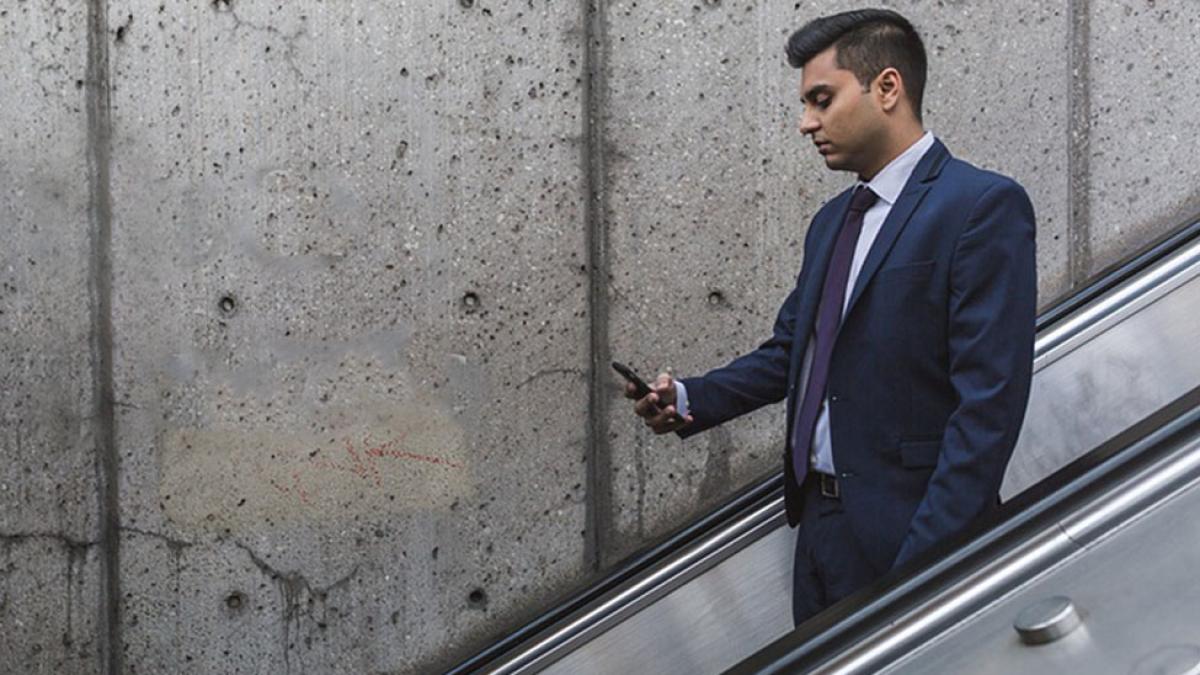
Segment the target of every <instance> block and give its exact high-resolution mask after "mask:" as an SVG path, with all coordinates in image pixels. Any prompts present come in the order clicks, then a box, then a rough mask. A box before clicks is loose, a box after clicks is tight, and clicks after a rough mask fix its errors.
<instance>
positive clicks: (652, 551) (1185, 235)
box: [447, 220, 1200, 675]
mask: <svg viewBox="0 0 1200 675" xmlns="http://www.w3.org/2000/svg"><path fill="white" fill-rule="evenodd" d="M1197 238H1200V220H1198V221H1195V222H1191V223H1190V224H1187V225H1185V226H1183V227H1179V228H1176V229H1175V230H1173V231H1172V232H1170V233H1168V234H1167V235H1165V236H1163V237H1161V238H1160V239H1158V240H1157V241H1154V242H1152V243H1151V244H1149V245H1147V246H1146V247H1145V248H1143V249H1142V250H1141V251H1139V252H1137V253H1135V254H1134V255H1132V256H1130V257H1129V258H1127V259H1126V260H1125V261H1123V262H1121V263H1117V264H1116V265H1113V266H1111V267H1109V268H1107V269H1105V270H1103V271H1101V272H1099V273H1098V274H1096V275H1095V276H1094V277H1092V278H1091V279H1090V280H1088V281H1087V282H1086V283H1085V284H1084V285H1083V287H1082V288H1080V289H1079V290H1075V291H1071V292H1068V293H1066V294H1065V295H1064V296H1063V297H1062V298H1060V299H1059V300H1056V301H1054V302H1053V303H1051V304H1050V306H1049V307H1048V308H1047V309H1045V310H1043V311H1042V313H1041V314H1040V315H1039V316H1038V318H1037V331H1038V332H1039V333H1040V332H1042V331H1044V330H1046V329H1047V328H1050V327H1051V326H1053V325H1054V324H1056V323H1058V322H1059V321H1061V320H1063V319H1064V318H1066V317H1067V316H1070V315H1071V314H1073V313H1074V312H1076V311H1078V310H1079V309H1080V308H1082V307H1083V306H1085V305H1087V304H1088V303H1090V302H1092V301H1093V300H1095V299H1096V298H1099V297H1100V296H1102V295H1104V294H1105V293H1108V292H1109V291H1111V290H1113V289H1114V288H1116V287H1117V286H1119V285H1121V284H1122V283H1124V282H1125V281H1127V280H1128V279H1131V278H1133V277H1135V276H1137V275H1138V274H1141V273H1142V272H1143V271H1145V270H1146V269H1148V268H1149V267H1151V266H1153V265H1154V264H1156V263H1158V262H1159V261H1161V260H1163V259H1164V258H1166V257H1167V256H1169V255H1170V254H1171V253H1173V252H1174V251H1176V250H1178V249H1179V248H1180V247H1181V246H1184V245H1185V244H1187V243H1189V242H1191V241H1192V240H1194V239H1197ZM782 491H783V472H782V471H779V472H774V473H772V474H771V475H769V476H767V477H766V478H764V479H761V480H759V481H758V482H756V483H752V484H751V485H749V486H748V487H747V488H745V489H744V490H742V491H740V492H739V493H737V494H736V495H735V496H734V497H732V498H731V499H729V500H727V501H726V502H724V503H723V504H722V505H721V506H719V507H717V508H716V509H714V510H713V511H710V512H709V513H706V514H705V515H703V516H702V517H700V518H699V519H698V520H696V521H694V522H692V523H690V524H688V525H686V526H684V527H682V528H680V529H678V530H675V531H673V532H672V533H671V534H669V535H667V536H666V537H665V538H664V539H663V540H662V541H660V542H659V543H658V544H655V545H653V546H651V547H650V548H647V549H645V550H643V551H641V552H639V553H636V554H634V555H632V556H630V557H629V558H626V559H625V560H623V561H621V562H620V563H618V564H617V565H616V566H615V567H614V568H613V570H612V571H610V572H608V573H606V574H604V575H603V576H602V577H600V578H599V579H597V580H596V581H594V582H592V583H590V584H589V585H588V587H587V588H585V589H583V590H581V591H578V592H576V593H574V594H572V595H570V596H568V597H567V598H566V599H565V600H563V601H561V602H559V603H557V604H556V605H555V606H554V607H553V608H552V609H550V610H548V611H546V612H544V613H542V614H540V615H538V616H537V617H536V618H534V619H533V620H531V621H529V622H528V623H526V624H524V625H523V626H521V627H520V628H518V629H516V630H515V631H512V632H511V633H508V634H507V635H505V636H504V637H503V638H501V639H499V640H498V641H496V642H494V643H493V644H491V645H489V646H488V647H486V648H485V649H483V650H481V651H480V652H478V653H477V654H475V655H474V656H472V657H470V658H469V659H467V660H466V661H463V662H462V663H460V664H459V665H457V666H455V667H454V668H452V669H450V670H449V671H447V673H448V675H460V674H462V673H469V672H473V671H475V670H478V669H479V668H482V667H484V666H486V665H488V664H489V663H491V662H493V661H495V660H496V659H498V658H499V657H500V656H502V655H503V654H506V653H508V652H509V651H511V650H513V649H516V648H517V647H519V646H520V645H521V644H522V643H524V642H525V641H526V640H529V639H530V638H532V637H533V636H535V635H537V634H539V633H541V632H542V631H544V630H546V629H547V628H549V627H550V626H552V625H554V624H555V623H557V622H558V621H561V620H562V619H565V618H566V617H568V616H570V615H571V614H574V613H575V612H577V611H579V610H581V609H583V608H584V607H586V606H588V605H589V604H591V603H592V602H594V601H595V600H597V599H599V598H601V597H603V596H605V595H606V594H608V593H609V592H611V591H613V590H615V589H616V588H618V587H620V586H621V585H622V584H624V583H626V582H627V581H629V580H630V579H633V578H635V577H637V576H638V575H640V574H641V573H643V572H645V571H647V570H649V569H650V568H652V567H654V566H656V565H657V564H658V563H660V562H662V561H663V560H666V559H668V558H670V557H672V556H673V555H674V554H675V553H677V552H678V551H680V550H682V549H684V548H686V547H688V546H689V545H690V544H692V543H693V542H695V541H696V540H697V539H699V538H700V537H703V536H704V535H706V534H708V533H709V532H712V531H714V530H715V529H717V528H719V527H721V526H722V525H724V524H725V523H727V522H730V521H733V520H735V519H737V518H738V517H739V516H740V515H741V514H744V513H746V512H747V511H749V510H751V509H754V508H756V507H758V506H760V505H762V504H763V503H765V502H767V501H770V500H771V499H775V498H777V497H778V496H779V494H780V493H781V492H782Z"/></svg>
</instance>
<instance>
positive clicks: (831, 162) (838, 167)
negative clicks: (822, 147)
mask: <svg viewBox="0 0 1200 675" xmlns="http://www.w3.org/2000/svg"><path fill="white" fill-rule="evenodd" d="M822 159H824V160H825V166H826V167H827V168H829V169H831V170H833V171H849V170H850V169H849V168H848V167H847V166H846V163H845V161H843V160H842V159H840V158H839V157H837V156H836V155H824V156H823V157H822Z"/></svg>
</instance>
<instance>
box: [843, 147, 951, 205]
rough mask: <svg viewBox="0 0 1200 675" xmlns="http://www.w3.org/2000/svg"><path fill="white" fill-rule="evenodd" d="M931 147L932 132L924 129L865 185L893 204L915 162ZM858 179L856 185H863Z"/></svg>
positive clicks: (915, 164)
mask: <svg viewBox="0 0 1200 675" xmlns="http://www.w3.org/2000/svg"><path fill="white" fill-rule="evenodd" d="M932 147H933V133H931V132H929V131H926V132H925V135H924V136H921V138H919V139H917V142H916V143H913V144H912V145H910V146H908V149H907V150H905V151H904V152H902V153H900V155H899V156H897V157H896V159H893V160H892V161H890V162H888V165H887V166H885V167H883V169H881V170H880V171H879V173H877V174H875V177H874V178H872V179H871V181H870V182H869V183H866V184H865V185H866V186H867V187H869V188H871V191H872V192H874V193H875V194H877V195H879V198H880V199H882V200H883V201H885V202H887V203H888V204H895V203H896V200H897V199H899V197H900V191H901V190H903V189H904V186H905V184H907V183H908V179H909V177H911V176H912V172H913V170H914V169H916V168H917V162H920V161H921V158H922V157H924V156H925V153H926V152H928V151H929V149H930V148H932ZM863 184H864V183H863V182H862V181H861V180H860V181H859V182H858V183H856V185H863Z"/></svg>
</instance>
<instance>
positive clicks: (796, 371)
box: [627, 10, 1037, 624]
mask: <svg viewBox="0 0 1200 675" xmlns="http://www.w3.org/2000/svg"><path fill="white" fill-rule="evenodd" d="M787 54H788V60H789V62H790V63H791V64H792V66H794V67H796V68H801V69H802V71H801V96H802V99H803V102H804V113H803V116H802V118H801V122H800V131H801V132H802V133H803V134H805V135H807V136H809V137H811V138H812V140H813V142H814V144H815V145H816V149H817V152H818V153H820V154H821V156H822V157H823V158H824V160H825V164H826V165H827V166H828V167H829V168H830V169H833V170H837V171H848V172H852V173H854V174H855V175H857V177H858V181H857V183H856V184H855V186H854V187H852V188H850V189H848V190H846V191H845V192H843V193H841V194H839V195H837V196H836V197H834V198H833V199H831V200H830V201H829V202H828V203H826V204H825V205H824V206H823V207H822V208H821V209H820V210H819V211H818V212H817V214H816V216H814V217H813V220H812V223H811V225H810V226H809V229H808V233H807V236H806V238H805V242H804V265H803V267H802V269H801V270H800V275H799V278H798V279H797V280H796V287H795V289H794V290H793V291H792V292H791V294H790V295H789V296H788V297H787V299H786V300H784V302H783V306H782V307H781V308H780V310H779V315H778V318H777V319H776V321H775V326H774V331H773V335H772V336H771V337H770V339H768V340H767V341H766V342H764V343H762V345H760V346H759V347H758V348H757V349H755V350H754V351H752V352H750V353H749V354H746V355H744V356H741V357H739V358H737V359H735V360H734V361H733V362H732V363H730V364H729V365H726V366H725V367H723V368H718V369H716V370H713V371H711V372H709V373H708V374H706V375H704V376H702V377H694V378H686V379H683V380H680V381H675V380H673V379H672V378H671V377H670V376H669V375H666V374H663V375H659V376H658V379H657V380H656V381H655V383H654V386H653V393H651V394H650V395H648V396H646V397H645V398H643V399H641V400H638V401H637V402H636V403H635V404H634V410H635V412H636V413H637V414H638V415H640V416H642V417H643V418H644V419H645V423H646V424H647V425H648V426H649V427H650V428H651V429H653V430H654V431H655V432H656V433H667V432H676V433H678V434H679V435H681V436H683V437H685V438H686V437H688V436H691V435H692V434H696V433H699V432H701V431H704V430H705V429H708V428H710V427H713V426H716V425H718V424H721V423H722V422H724V421H726V420H729V419H732V418H734V417H736V416H738V415H742V414H745V413H747V412H750V411H751V410H755V409H756V408H759V407H761V406H763V405H766V404H768V403H775V402H777V401H780V400H783V399H785V398H786V399H787V420H788V426H787V436H786V438H787V441H786V450H785V452H784V473H785V493H786V503H787V514H788V523H789V524H790V525H792V526H793V527H797V529H798V534H797V540H796V557H795V567H794V591H793V616H794V619H795V622H796V623H797V624H799V623H800V622H801V621H803V620H805V619H807V618H808V617H810V616H812V615H814V614H816V613H817V612H819V611H820V610H821V609H823V608H825V607H828V606H829V605H831V604H833V603H834V602H837V601H838V600H840V599H841V598H843V597H845V596H846V595H848V594H850V593H851V592H853V591H855V590H857V589H859V588H861V587H862V586H864V585H866V584H867V583H869V582H870V581H872V580H874V579H876V578H878V577H879V576H881V575H883V574H884V573H886V572H887V571H888V570H890V569H892V568H895V567H897V566H900V565H903V564H904V563H905V562H907V561H909V560H911V559H912V558H913V557H914V556H916V555H917V554H919V553H921V552H923V551H925V550H927V549H929V547H930V546H931V545H933V544H934V543H936V542H938V541H941V540H943V539H945V538H946V537H948V536H950V535H953V534H955V533H957V532H960V531H962V530H963V529H964V528H965V527H966V526H967V525H968V524H970V523H971V522H972V521H974V520H976V519H977V518H979V517H980V516H981V515H983V514H984V513H986V512H987V511H988V510H989V509H992V508H995V507H996V505H997V503H998V494H999V489H1000V483H1001V479H1002V477H1003V475H1004V469H1005V466H1006V464H1007V463H1008V460H1009V457H1010V455H1011V454H1012V450H1013V446H1014V444H1015V443H1016V438H1017V432H1018V430H1019V429H1020V428H1021V421H1022V418H1023V417H1024V414H1025V406H1026V402H1027V400H1028V397H1029V383H1030V377H1031V370H1032V362H1033V339H1034V319H1035V306H1036V296H1037V280H1036V266H1035V255H1034V230H1035V227H1034V215H1033V207H1032V205H1031V204H1030V201H1029V198H1028V197H1027V196H1026V194H1025V191H1024V190H1023V189H1022V188H1021V186H1020V185H1018V184H1017V183H1016V182H1014V181H1013V180H1012V179H1010V178H1007V177H1004V176H1001V175H998V174H995V173H991V172H988V171H983V170H981V169H978V168H976V167H974V166H971V165H970V164H968V163H966V162H964V161H962V160H959V159H955V158H954V157H952V156H951V154H950V152H949V151H948V150H947V149H946V147H945V146H944V145H943V144H942V143H941V142H940V141H938V140H937V139H935V138H934V137H933V136H932V135H931V134H930V133H928V132H927V131H925V129H924V126H923V124H922V121H921V98H922V93H923V90H924V86H925V73H926V61H925V49H924V46H923V44H922V42H921V39H920V37H919V36H918V34H917V32H916V31H915V30H914V29H913V27H912V25H911V24H910V23H909V22H908V21H907V20H906V19H905V18H904V17H902V16H900V15H899V14H897V13H895V12H892V11H888V10H861V11H852V12H845V13H842V14H837V15H834V16H828V17H823V18H820V19H817V20H815V21H812V22H811V23H809V24H807V25H806V26H804V27H803V28H801V29H800V30H798V31H796V33H795V34H793V35H792V36H791V38H790V39H789V40H788V44H787ZM627 395H628V396H629V397H630V398H636V396H635V394H634V393H633V387H632V386H630V387H629V388H628V389H627Z"/></svg>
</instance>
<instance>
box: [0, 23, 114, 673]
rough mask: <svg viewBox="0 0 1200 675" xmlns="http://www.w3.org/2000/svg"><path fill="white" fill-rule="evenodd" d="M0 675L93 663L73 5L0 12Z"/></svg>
mask: <svg viewBox="0 0 1200 675" xmlns="http://www.w3.org/2000/svg"><path fill="white" fill-rule="evenodd" d="M0 14H2V15H0V45H3V47H2V49H3V52H4V59H5V65H4V67H3V68H0V91H2V92H3V104H0V232H3V235H2V237H3V239H2V241H3V245H2V246H0V364H2V365H0V458H3V461H0V671H2V672H23V673H61V672H90V671H91V670H92V669H95V668H96V667H97V665H98V658H99V648H100V644H101V631H99V630H98V627H97V618H98V616H99V615H98V608H99V605H98V600H99V598H100V589H99V585H98V579H99V573H100V571H99V570H100V568H99V564H98V557H97V553H98V551H97V542H98V540H99V538H100V536H99V526H98V521H99V518H98V514H97V504H98V494H97V489H96V471H95V468H94V456H93V451H92V450H93V447H92V433H91V425H90V424H89V419H90V418H91V417H92V415H93V413H94V405H93V400H92V368H91V365H90V354H91V350H90V346H89V329H90V325H91V320H90V317H89V313H90V312H89V306H90V303H89V289H88V260H89V257H90V238H89V229H88V215H87V209H88V189H87V185H88V167H87V160H86V152H85V150H86V147H87V123H86V119H85V117H84V114H83V107H84V98H83V95H82V86H83V79H84V77H85V70H86V63H87V51H88V47H87V46H88V43H87V32H86V28H87V25H86V17H87V12H86V7H74V6H69V5H64V6H61V7H59V6H51V7H46V6H42V4H41V3H18V4H16V5H15V6H13V5H12V4H11V3H9V4H6V5H5V6H4V8H3V9H2V10H0Z"/></svg>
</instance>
